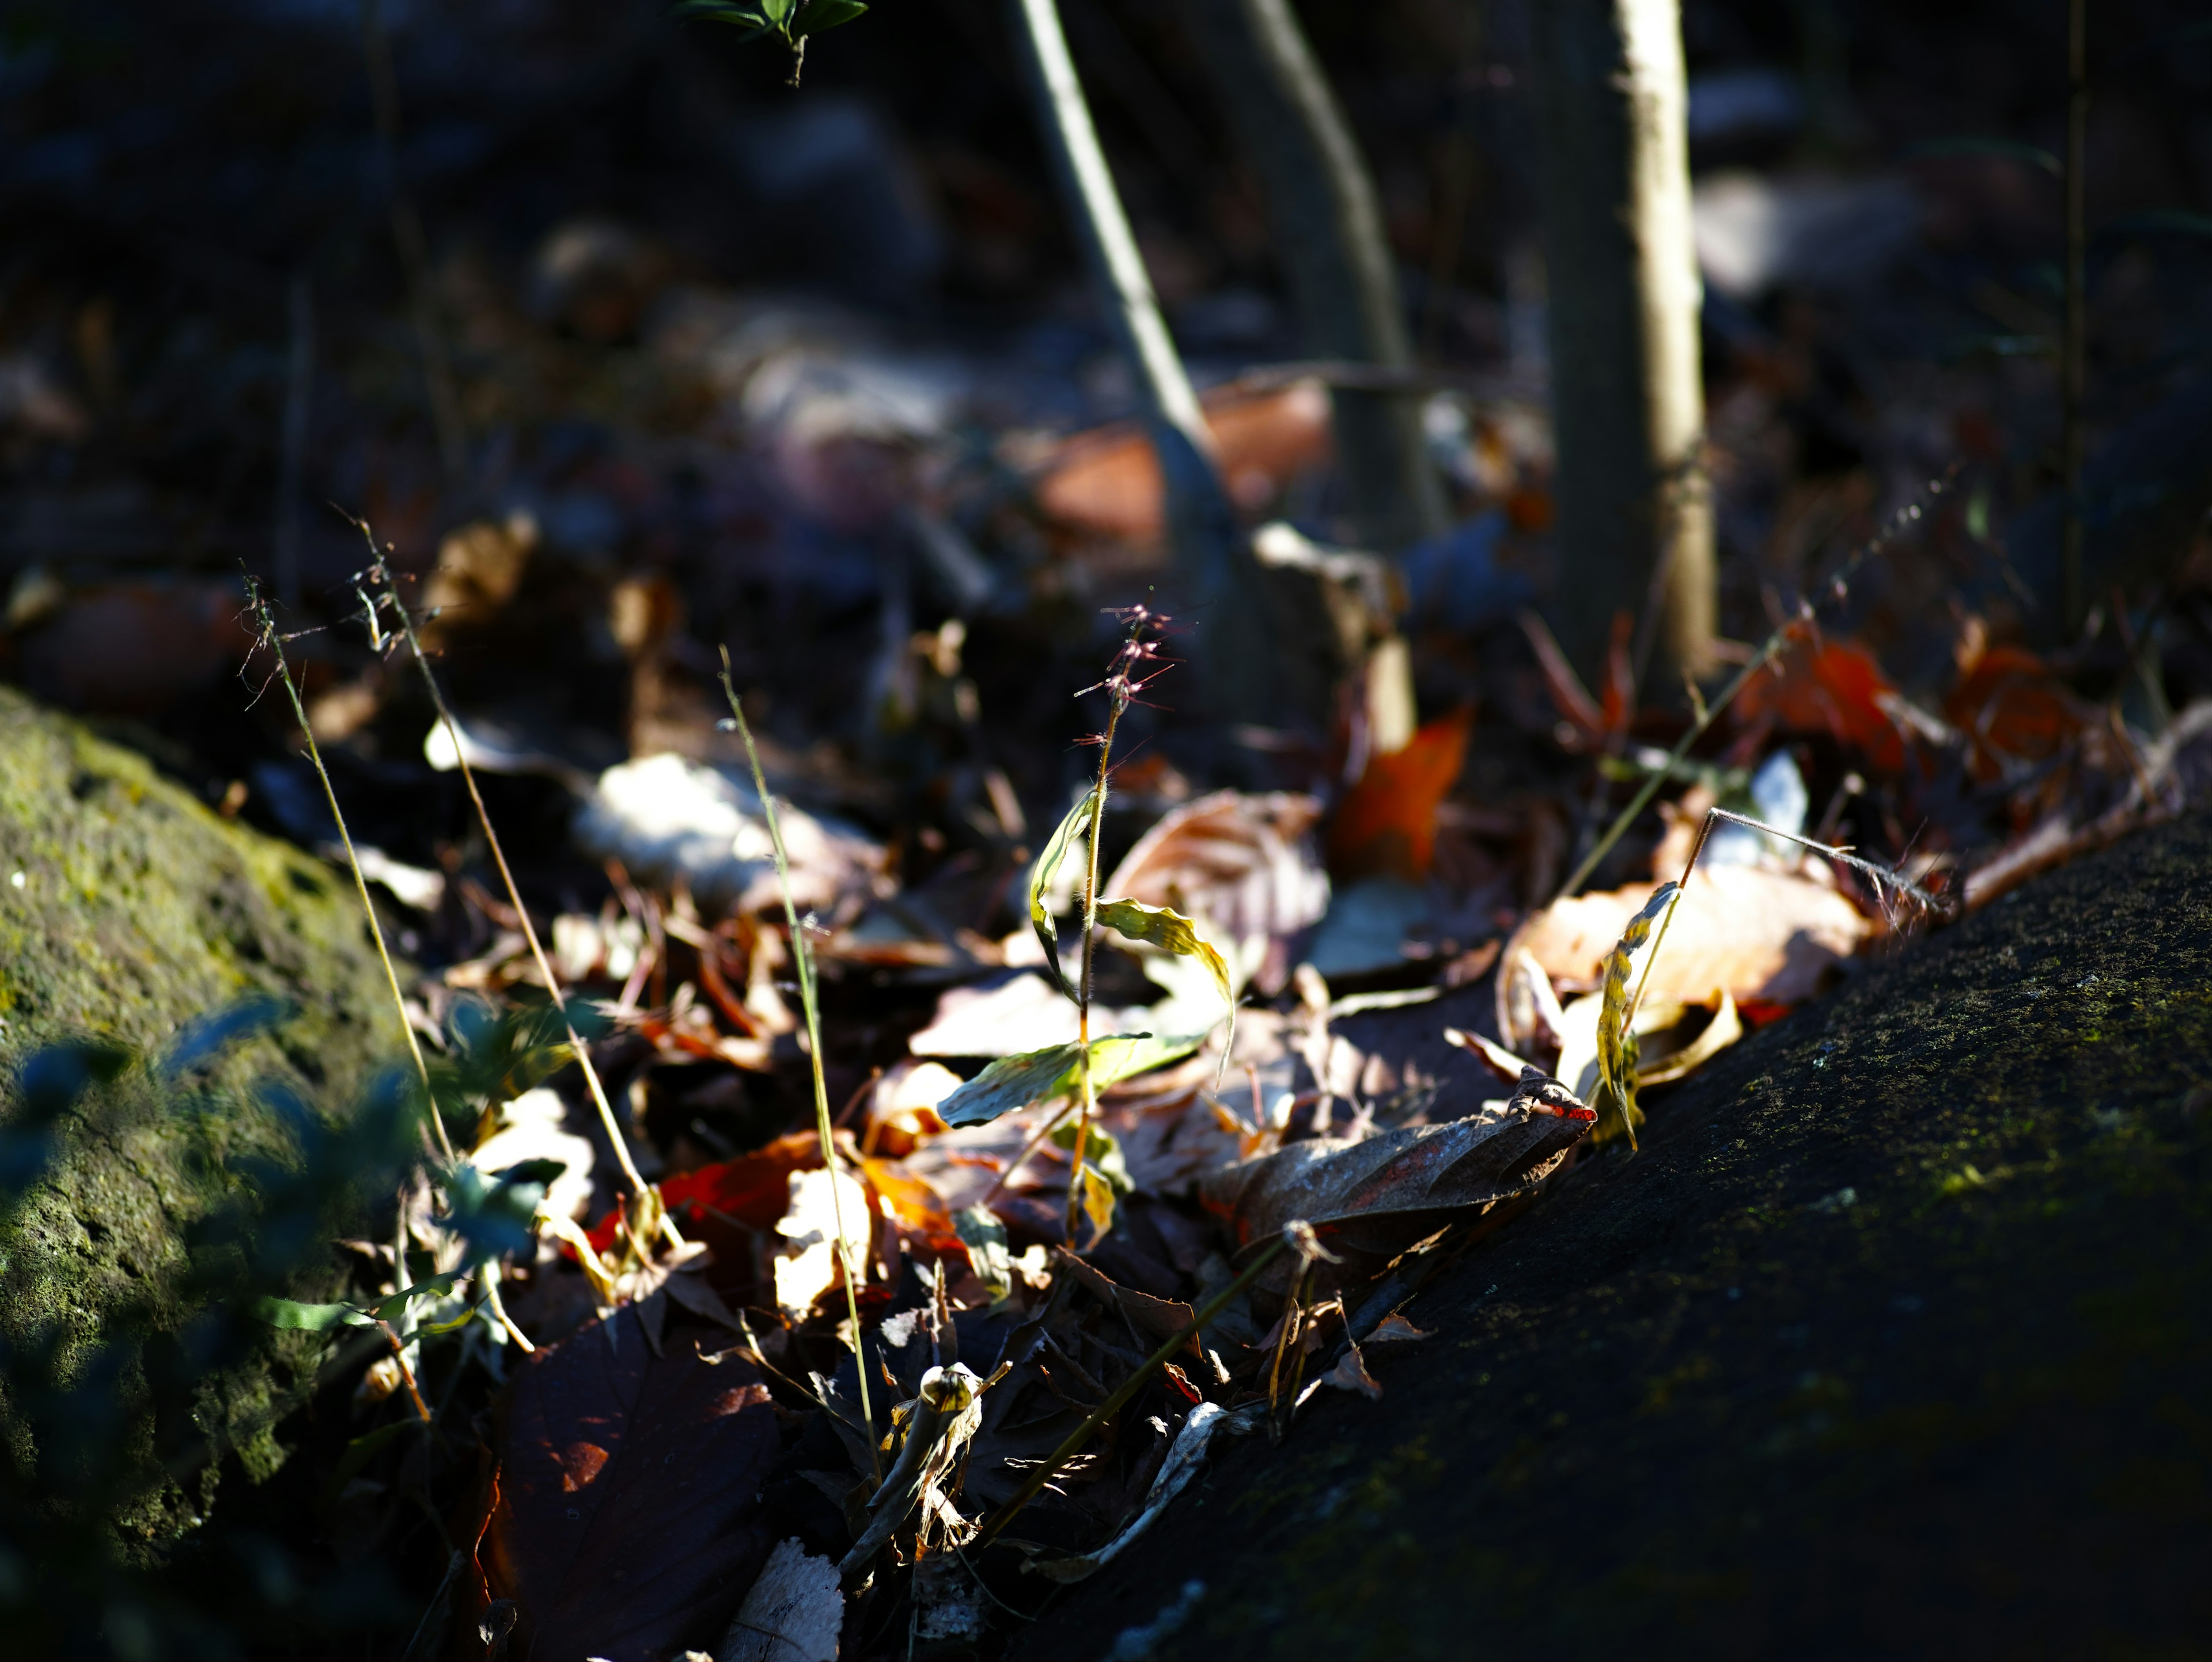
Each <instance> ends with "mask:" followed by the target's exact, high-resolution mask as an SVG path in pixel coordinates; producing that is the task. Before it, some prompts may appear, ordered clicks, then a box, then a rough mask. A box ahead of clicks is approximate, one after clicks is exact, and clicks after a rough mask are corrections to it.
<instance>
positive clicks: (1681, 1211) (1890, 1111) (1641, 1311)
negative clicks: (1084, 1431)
mask: <svg viewBox="0 0 2212 1662" xmlns="http://www.w3.org/2000/svg"><path fill="white" fill-rule="evenodd" d="M1695 893H1696V888H1695V885H1694V884H1693V885H1692V888H1691V891H1690V895H1689V897H1688V898H1687V899H1686V902H1685V904H1694V901H1695ZM1651 1108H1652V1116H1651V1121H1650V1126H1649V1128H1648V1132H1647V1135H1646V1136H1645V1139H1644V1148H1643V1150H1642V1152H1641V1153H1640V1154H1627V1153H1626V1152H1625V1151H1624V1152H1621V1153H1618V1154H1612V1153H1608V1154H1605V1155H1603V1156H1601V1157H1599V1158H1597V1159H1595V1160H1590V1161H1588V1162H1586V1163H1584V1164H1583V1166H1581V1167H1580V1168H1579V1169H1577V1170H1576V1171H1575V1172H1571V1173H1570V1174H1569V1175H1568V1176H1567V1178H1565V1180H1564V1181H1563V1182H1562V1183H1561V1184H1560V1185H1559V1189H1558V1190H1557V1191H1556V1192H1555V1193H1553V1194H1552V1195H1551V1196H1547V1198H1546V1199H1545V1200H1544V1201H1543V1202H1541V1204H1539V1205H1538V1206H1536V1207H1535V1208H1533V1209H1532V1210H1531V1211H1530V1212H1529V1213H1528V1214H1527V1215H1525V1216H1524V1217H1522V1219H1520V1220H1518V1221H1516V1222H1515V1223H1513V1224H1512V1225H1510V1226H1509V1227H1506V1228H1505V1229H1503V1230H1501V1231H1500V1232H1499V1233H1498V1234H1497V1235H1496V1236H1494V1237H1493V1238H1492V1239H1490V1240H1488V1241H1486V1242H1484V1243H1482V1244H1480V1245H1477V1246H1476V1247H1475V1248H1474V1249H1473V1250H1472V1251H1470V1252H1468V1255H1467V1256H1466V1257H1464V1258H1462V1259H1461V1260H1460V1261H1459V1262H1458V1263H1455V1264H1454V1265H1452V1266H1451V1267H1450V1268H1449V1269H1447V1270H1446V1271H1445V1272H1444V1273H1443V1275H1440V1276H1439V1277H1438V1278H1437V1282H1435V1283H1434V1284H1433V1285H1432V1287H1431V1288H1430V1290H1429V1291H1427V1292H1426V1293H1425V1294H1424V1295H1423V1296H1422V1297H1420V1298H1419V1300H1416V1301H1415V1302H1414V1304H1413V1306H1411V1308H1410V1310H1409V1311H1408V1312H1407V1313H1408V1314H1409V1316H1410V1317H1411V1319H1412V1320H1413V1322H1414V1323H1415V1324H1416V1325H1418V1326H1419V1327H1421V1328H1424V1329H1428V1330H1432V1332H1433V1336H1431V1337H1430V1338H1429V1339H1427V1340H1425V1341H1424V1342H1419V1343H1415V1344H1401V1345H1392V1346H1387V1347H1386V1346H1376V1347H1373V1348H1370V1351H1369V1361H1370V1366H1371V1367H1372V1368H1373V1370H1374V1372H1375V1373H1376V1376H1377V1377H1378V1378H1379V1379H1380V1380H1381V1382H1382V1384H1383V1397H1382V1399H1381V1400H1380V1401H1379V1402H1367V1401H1364V1400H1359V1399H1355V1398H1352V1397H1347V1396H1345V1395H1342V1394H1340V1393H1337V1392H1334V1391H1330V1392H1325V1393H1324V1396H1323V1400H1322V1401H1321V1402H1319V1403H1316V1404H1315V1405H1313V1406H1311V1407H1310V1409H1309V1410H1308V1412H1307V1414H1306V1415H1304V1417H1302V1418H1301V1420H1300V1421H1299V1422H1298V1423H1297V1426H1296V1428H1294V1429H1293V1431H1292V1432H1291V1435H1290V1436H1289V1438H1288V1439H1287V1440H1285V1443H1284V1445H1283V1446H1281V1447H1280V1448H1279V1449H1272V1450H1271V1449H1268V1448H1266V1447H1264V1446H1257V1445H1259V1444H1260V1443H1261V1440H1260V1439H1256V1438H1255V1439H1253V1440H1250V1441H1249V1442H1248V1443H1245V1444H1242V1445H1239V1446H1234V1447H1233V1448H1232V1449H1231V1450H1230V1451H1228V1452H1225V1455H1224V1457H1223V1458H1221V1460H1220V1461H1219V1462H1218V1464H1216V1465H1215V1466H1214V1467H1213V1468H1212V1470H1210V1471H1209V1472H1208V1473H1207V1475H1206V1477H1205V1478H1203V1479H1202V1480H1200V1482H1199V1483H1197V1484H1194V1486H1193V1488H1192V1489H1191V1490H1189V1491H1188V1492H1187V1493H1186V1495H1184V1496H1183V1497H1182V1498H1181V1499H1179V1500H1178V1501H1176V1503H1175V1506H1174V1507H1172V1508H1171V1509H1170V1512H1169V1513H1168V1514H1167V1516H1166V1517H1165V1518H1164V1519H1163V1520H1162V1521H1161V1522H1160V1524H1159V1525H1158V1526H1157V1527H1156V1528H1155V1529H1154V1530H1153V1531H1152V1534H1151V1535H1150V1536H1149V1537H1146V1539H1144V1540H1142V1541H1140V1542H1139V1543H1137V1544H1136V1545H1135V1546H1134V1547H1133V1548H1132V1549H1131V1550H1130V1551H1128V1552H1127V1553H1126V1554H1125V1555H1122V1556H1121V1558H1120V1559H1118V1560H1117V1561H1116V1562H1115V1563H1114V1564H1113V1565H1112V1566H1111V1567H1110V1568H1109V1569H1108V1570H1107V1571H1105V1572H1104V1573H1103V1574H1100V1575H1099V1576H1098V1577H1097V1578H1096V1579H1095V1580H1092V1581H1091V1582H1088V1583H1085V1584H1084V1585H1083V1586H1080V1587H1079V1588H1078V1589H1076V1590H1075V1591H1074V1592H1073V1593H1072V1594H1071V1595H1070V1596H1068V1597H1066V1598H1065V1599H1064V1600H1062V1601H1061V1602H1060V1603H1059V1604H1057V1605H1056V1606H1055V1607H1054V1609H1053V1610H1050V1611H1049V1612H1048V1614H1047V1615H1046V1616H1045V1617H1044V1619H1043V1620H1042V1621H1040V1622H1037V1623H1036V1625H1035V1626H1034V1627H1033V1628H1030V1629H1026V1630H1025V1631H1024V1635H1023V1637H1022V1638H1021V1639H1020V1640H1019V1641H1018V1644H1017V1647H1016V1654H1017V1656H1018V1657H1022V1658H1033V1659H1041V1658H1046V1657H1053V1658H1059V1657H1074V1658H1091V1657H1099V1656H1104V1655H1109V1654H1111V1655H1120V1654H1137V1653H1141V1654H1145V1655H1147V1656H1152V1657H1156V1658H1159V1659H1171V1658H1193V1659H1199V1658H1203V1659H1206V1662H1229V1659H1234V1658H1240V1657H1273V1656H1282V1655H1311V1656H1332V1657H1344V1658H1362V1657H1374V1658H1392V1659H1396V1658H1404V1657H1431V1656H1436V1657H1443V1656H1452V1657H1457V1656H1462V1655H1480V1654H1494V1655H1498V1656H1545V1657H1567V1656H1592V1657H1597V1656H1605V1657H1611V1656H1619V1655H1648V1654H1655V1653H1656V1654H1663V1655H1678V1654H1680V1655H1690V1654H1694V1655H1698V1656H1700V1657H1714V1658H1735V1657H1744V1658H1750V1657H1774V1656H1789V1657H1808V1658H1822V1657H1854V1658H1856V1657H1872V1656H1881V1657H1894V1656H1942V1657H1992V1658H1996V1657H2002V1658H2007V1659H2013V1658H2029V1657H2057V1656H2064V1657H2075V1656H2130V1657H2151V1656H2160V1657H2183V1656H2205V1655H2208V1654H2212V1636H2208V1635H2212V1577H2208V1576H2207V1575H2206V1574H2205V1569H2206V1566H2208V1565H2212V819H2207V818H2205V817H2203V816H2202V815H2198V816H2196V817H2193V818H2191V819H2187V820H2185V821H2182V822H2179V823H2176V824H2173V825H2168V826H2166V827H2164V828H2162V829H2160V830H2158V831H2152V832H2148V833H2145V834H2143V835H2141V836H2138V837H2135V838H2134V839H2132V840H2130V841H2129V842H2127V843H2123V844H2121V845H2119V846H2118V847H2116V848H2114V849H2110V850H2108V851H2106V853H2104V854H2102V855H2098V856H2095V857H2093V858H2091V859H2087V860H2084V861H2081V862H2079V863H2077V864H2076V865H2074V866H2072V867H2070V868H2067V869H2065V870H2063V871H2061V872H2058V873H2056V874H2052V875H2051V876H2050V877H2047V878H2045V879H2044V880H2041V881H2040V882H2039V883H2037V884H2035V885H2033V886H2030V887H2028V888H2027V889H2025V890H2023V891H2021V892H2017V893H2015V895H2013V896H2011V897H2009V898H2007V899H2005V900H2003V901H2002V902H2000V903H1999V904H1996V906H1994V907H1992V908H1991V909H1990V910H1989V911H1987V912H1985V913H1983V914H1981V915H1978V916H1975V917H1973V918H1971V919H1969V920H1967V921H1966V922H1964V923H1962V924H1960V925H1959V926H1958V927H1956V928H1951V929H1948V930H1945V931H1943V932H1942V933H1940V934H1936V935H1935V936H1933V937H1932V938H1930V939H1928V940H1925V941H1917V942H1913V943H1910V944H1908V945H1907V946H1906V947H1905V948H1904V949H1903V950H1901V951H1900V952H1899V953H1898V955H1897V956H1896V957H1895V958H1894V959H1892V960H1891V961H1889V962H1887V963H1886V964H1883V965H1878V966H1876V967H1875V968H1873V969H1872V970H1870V971H1869V972H1868V973H1867V974H1865V975H1864V976H1863V977H1860V978H1859V979H1857V981H1856V982H1854V983H1851V984H1850V985H1849V986H1848V987H1847V988H1845V989H1844V990H1842V991H1841V992H1840V993H1838V995H1836V996H1834V997H1832V998H1831V999H1829V1000H1827V1001H1824V1002H1822V1003H1820V1004H1819V1005H1816V1006H1814V1007H1810V1008H1806V1009H1803V1010H1801V1011H1800V1012H1798V1013H1797V1014H1796V1015H1794V1016H1792V1017H1791V1018H1790V1019H1788V1020H1784V1021H1783V1022H1780V1023H1778V1024H1777V1025H1776V1026H1773V1027H1771V1028H1769V1029H1767V1030H1765V1031H1763V1032H1759V1033H1758V1034H1756V1035H1754V1036H1753V1038H1749V1039H1747V1041H1746V1042H1744V1043H1743V1044H1741V1045H1740V1046H1738V1047H1737V1048H1736V1049H1735V1050H1734V1051H1732V1052H1731V1053H1729V1055H1727V1056H1724V1057H1723V1058H1722V1059H1721V1060H1720V1061H1719V1062H1717V1063H1716V1064H1715V1065H1714V1066H1713V1067H1711V1068H1710V1069H1709V1070H1708V1071H1707V1072H1706V1073H1705V1074H1704V1075H1702V1076H1700V1077H1699V1078H1696V1079H1693V1080H1692V1081H1686V1082H1685V1083H1684V1084H1683V1085H1681V1086H1680V1087H1674V1089H1673V1090H1672V1091H1671V1092H1668V1093H1653V1100H1652V1102H1651ZM1193 1583H1197V1584H1201V1585H1200V1586H1199V1587H1197V1588H1195V1589H1193V1590H1191V1591H1190V1592H1189V1593H1188V1597H1186V1596H1185V1592H1186V1589H1191V1586H1192V1584H1193ZM1163 1615H1164V1616H1165V1620H1164V1621H1163V1619H1162V1618H1163ZM1131 1629H1143V1630H1144V1632H1143V1633H1142V1635H1132V1634H1131V1633H1130V1630H1131ZM1117 1635H1120V1637H1117Z"/></svg>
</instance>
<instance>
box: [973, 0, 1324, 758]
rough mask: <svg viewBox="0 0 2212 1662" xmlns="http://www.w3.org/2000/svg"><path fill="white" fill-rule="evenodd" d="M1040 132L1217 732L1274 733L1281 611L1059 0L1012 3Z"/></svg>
mask: <svg viewBox="0 0 2212 1662" xmlns="http://www.w3.org/2000/svg"><path fill="white" fill-rule="evenodd" d="M1012 10H1013V16H1014V25H1015V35H1016V38H1017V40H1018V42H1019V43H1020V48H1021V58H1022V61H1023V65H1024V70H1025V72H1026V79H1027V80H1028V82H1029V85H1030V94H1031V96H1032V97H1033V99H1034V100H1035V102H1036V116H1037V125H1038V127H1039V129H1040V131H1042V133H1043V135H1044V138H1045V146H1046V149H1047V150H1048V152H1049V154H1050V155H1051V157H1052V162H1053V172H1054V176H1055V177H1056V178H1057V180H1059V183H1060V193H1061V195H1062V196H1063V198H1065V199H1066V207H1067V211H1068V216H1069V217H1070V218H1071V219H1072V220H1073V222H1074V225H1075V230H1076V235H1077V240H1079V242H1080V243H1081V245H1082V247H1083V252H1084V256H1085V260H1086V262H1087V263H1088V264H1089V265H1090V267H1091V279H1092V281H1093V282H1094V283H1096V284H1097V288H1098V290H1099V295H1100V298H1101V300H1102V301H1103V303H1104V305H1105V307H1106V313H1107V317H1108V319H1109V323H1110V325H1111V326H1112V328H1113V331H1114V334H1115V338H1116V340H1117V341H1119V343H1120V344H1121V351H1122V355H1123V356H1124V357H1125V358H1127V361H1128V364H1129V368H1130V371H1131V373H1132V374H1133V376H1134V377H1135V379H1136V382H1137V387H1138V390H1139V394H1140V396H1141V397H1142V398H1143V399H1144V401H1145V417H1146V426H1147V428H1148V429H1150V433H1151V436H1152V447H1153V448H1154V450H1155V451H1157V452H1158V455H1159V460H1160V477H1161V481H1162V484H1163V485H1164V489H1165V491H1166V498H1167V501H1166V508H1167V525H1168V539H1169V545H1170V549H1171V551H1172V555H1173V559H1174V563H1175V578H1176V587H1177V589H1178V590H1179V591H1180V593H1179V594H1178V595H1177V596H1176V600H1177V602H1178V603H1179V604H1180V605H1182V606H1185V607H1187V608H1188V609H1190V610H1191V611H1192V612H1193V613H1194V619H1195V621H1196V623H1197V624H1198V630H1199V651H1198V654H1197V657H1198V666H1197V667H1198V668H1199V671H1200V675H1201V677H1202V678H1203V680H1204V685H1205V689H1206V704H1207V713H1208V714H1209V715H1212V716H1213V717H1214V718H1215V719H1216V720H1219V721H1249V722H1261V723H1268V724H1273V723H1274V722H1275V721H1278V720H1279V718H1280V715H1281V713H1282V712H1281V710H1280V709H1279V700H1278V698H1277V696H1276V682H1277V679H1278V678H1277V675H1276V667H1275V664H1274V661H1273V654H1272V651H1271V643H1270V636H1271V634H1272V632H1273V631H1272V630H1271V628H1270V624H1269V614H1270V612H1271V609H1272V608H1271V606H1270V604H1269V596H1268V594H1267V589H1266V588H1265V587H1264V586H1263V582H1262V578H1261V570H1260V566H1259V563H1258V562H1257V561H1256V560H1255V559H1254V558H1253V557H1252V551H1251V548H1250V546H1249V543H1248V542H1247V540H1246V539H1245V538H1244V537H1243V534H1242V533H1240V531H1239V530H1238V528H1237V521H1236V515H1235V514H1234V512H1233V511H1232V509H1231V507H1230V504H1229V496H1228V493H1227V492H1226V491H1225V490H1223V489H1222V485H1221V476H1220V473H1219V471H1218V469H1217V468H1216V467H1215V466H1214V455H1213V439H1212V435H1211V434H1210V433H1209V432H1208V431H1207V430H1206V420H1205V417H1203V415H1201V414H1200V410H1199V405H1198V394H1197V393H1195V392H1194V391H1193V390H1192V387H1191V384H1190V377H1189V376H1188V374H1186V373H1185V372H1184V369H1183V365H1182V358H1181V357H1180V356H1177V354H1176V347H1175V342H1174V341H1173V339H1171V338H1170V336H1169V334H1168V330H1167V325H1166V323H1165V322H1164V320H1162V319H1161V317H1160V308H1159V302H1158V300H1157V299H1155V298H1154V296H1153V294H1152V279H1151V277H1149V276H1148V275H1147V274H1146V271H1145V263H1144V260H1143V259H1142V258H1140V257H1139V254H1138V253H1137V240H1136V238H1135V237H1134V236H1133V234H1131V232H1130V229H1129V221H1128V216H1127V215H1126V214H1124V213H1123V212H1122V210H1121V196H1120V194H1119V193H1118V192H1116V191H1115V188H1114V176H1113V174H1111V173H1110V172H1109V170H1108V168H1107V166H1106V155H1105V152H1104V151H1103V150H1102V149H1100V148H1099V144H1098V135H1097V130H1096V129H1095V128H1093V127H1092V125H1091V110H1090V107H1089V106H1088V105H1087V104H1086V103H1085V101H1084V97H1083V87H1082V83H1081V82H1079V81H1078V80H1077V79H1076V76H1075V64H1074V62H1073V59H1072V58H1070V57H1069V56H1068V51H1067V39H1066V35H1065V34H1064V33H1062V32H1061V30H1060V14H1059V12H1058V11H1057V9H1055V8H1054V0H1012Z"/></svg>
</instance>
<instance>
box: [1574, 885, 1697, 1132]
mask: <svg viewBox="0 0 2212 1662" xmlns="http://www.w3.org/2000/svg"><path fill="white" fill-rule="evenodd" d="M1680 893H1681V886H1680V885H1679V884H1675V883H1662V884H1661V885H1660V886H1658V887H1657V888H1656V889H1654V890H1653V891H1652V892H1651V898H1650V899H1649V900H1647V901H1645V902H1644V910H1641V911H1639V912H1638V913H1637V914H1636V916H1633V917H1632V918H1630V919H1629V920H1628V927H1627V928H1625V929H1623V930H1622V931H1621V932H1620V944H1618V945H1617V946H1615V947H1613V950H1612V951H1611V952H1609V953H1607V954H1606V957H1605V963H1604V964H1603V965H1602V966H1601V967H1602V968H1603V970H1604V971H1605V1001H1604V1002H1603V1003H1602V1004H1601V1005H1600V1006H1599V1008H1598V1018H1597V1090H1596V1092H1595V1095H1594V1099H1593V1100H1592V1101H1591V1103H1590V1106H1591V1107H1593V1108H1595V1109H1596V1110H1597V1113H1598V1122H1597V1129H1596V1130H1595V1132H1593V1133H1592V1134H1591V1141H1593V1142H1604V1141H1610V1140H1611V1139H1612V1138H1613V1137H1616V1136H1620V1135H1624V1134H1625V1135H1626V1136H1627V1138H1628V1141H1629V1146H1630V1147H1631V1148H1633V1147H1634V1146H1635V1143H1636V1128H1637V1126H1638V1125H1639V1124H1641V1123H1643V1119H1644V1111H1643V1110H1642V1109H1640V1108H1638V1106H1637V1105H1636V1062H1637V1050H1638V1045H1637V1042H1636V1030H1635V1028H1634V1027H1633V1026H1632V1025H1631V1023H1630V1019H1629V1017H1630V1012H1629V1003H1630V1001H1631V1000H1632V998H1633V997H1634V995H1635V993H1634V989H1632V987H1631V986H1630V984H1629V983H1630V981H1631V979H1632V976H1633V974H1634V971H1635V966H1636V964H1637V961H1638V954H1639V953H1642V951H1643V949H1644V946H1645V945H1646V943H1648V942H1649V941H1650V939H1651V926H1652V925H1653V924H1654V923H1655V922H1657V921H1658V919H1659V916H1660V914H1661V913H1662V912H1664V911H1666V910H1668V908H1669V907H1670V906H1672V905H1673V904H1674V900H1675V898H1676V897H1677V896H1678V895H1680ZM1643 961H1644V963H1645V964H1646V965H1648V964H1649V963H1650V957H1649V955H1648V954H1646V955H1644V960H1643Z"/></svg>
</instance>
